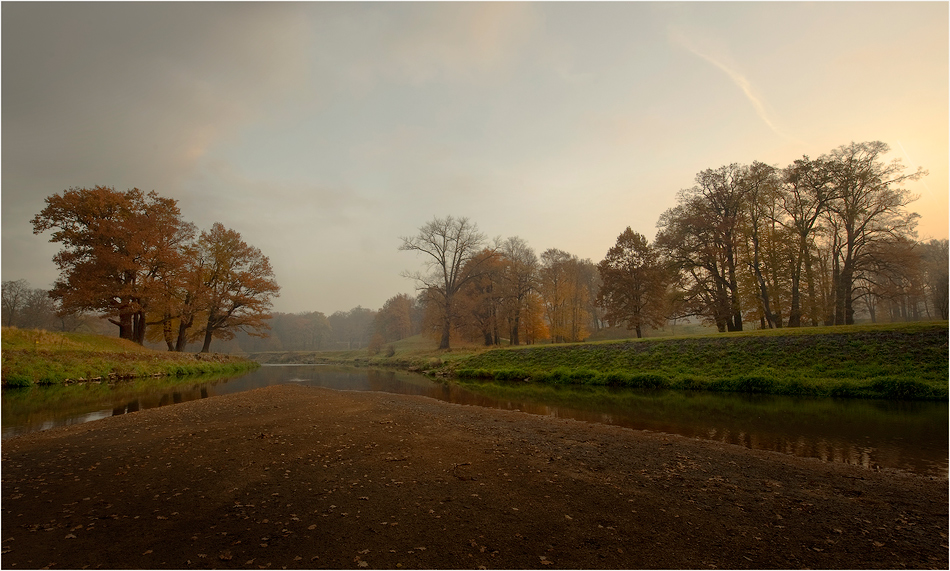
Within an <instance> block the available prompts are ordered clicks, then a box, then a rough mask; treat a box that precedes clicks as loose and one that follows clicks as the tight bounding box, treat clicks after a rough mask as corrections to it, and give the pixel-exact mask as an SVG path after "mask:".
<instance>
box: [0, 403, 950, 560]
mask: <svg viewBox="0 0 950 571" xmlns="http://www.w3.org/2000/svg"><path fill="white" fill-rule="evenodd" d="M935 429H945V427H935ZM947 504H948V497H947V481H946V480H939V479H930V478H925V477H920V476H914V475H907V474H899V473H877V472H869V471H867V470H864V469H861V468H856V467H852V466H846V465H838V464H826V463H822V462H819V461H815V460H808V459H800V458H794V457H789V456H783V455H779V454H774V453H769V452H760V451H750V450H746V449H743V448H738V447H733V446H728V445H724V444H719V443H715V442H705V441H694V440H689V439H685V438H680V437H675V436H667V435H662V434H653V433H645V432H638V431H633V430H628V429H623V428H618V427H612V426H601V425H589V424H586V423H582V422H577V421H569V420H561V419H555V418H549V417H537V416H531V415H527V414H524V413H520V412H511V411H503V410H493V409H482V408H475V407H464V406H459V405H453V404H448V403H443V402H438V401H434V400H430V399H426V398H422V397H408V396H398V395H391V394H384V393H356V392H339V391H331V390H327V389H320V388H310V387H301V386H294V385H281V386H274V387H268V388H264V389H259V390H255V391H250V392H246V393H240V394H235V395H228V396H222V397H215V398H211V399H204V400H200V401H192V402H187V403H183V404H180V405H175V406H169V407H162V408H156V409H149V410H144V411H141V412H137V413H135V414H129V415H122V416H116V417H111V418H107V419H104V420H100V421H96V422H91V423H87V424H82V425H78V426H73V427H66V428H61V429H54V430H50V431H47V432H42V433H36V434H31V435H27V436H22V437H17V438H12V439H10V440H7V441H5V442H4V443H3V521H2V523H3V543H2V545H3V555H2V566H3V567H4V568H6V569H18V568H42V567H47V566H48V567H51V568H74V569H80V568H87V567H88V568H96V567H102V568H117V567H118V568H182V569H187V568H211V567H217V568H253V569H258V568H265V569H266V568H270V569H279V568H282V567H287V568H371V569H372V568H398V567H404V568H477V567H479V566H484V567H488V568H713V567H720V568H721V567H729V568H776V567H779V568H802V567H821V568H861V567H886V568H898V567H909V568H922V567H923V568H941V569H945V568H947V566H948V550H947V524H948V516H947Z"/></svg>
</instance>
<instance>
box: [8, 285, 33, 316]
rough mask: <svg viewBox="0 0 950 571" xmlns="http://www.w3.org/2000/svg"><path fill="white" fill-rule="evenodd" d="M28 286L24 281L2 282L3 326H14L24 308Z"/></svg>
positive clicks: (28, 290) (28, 291)
mask: <svg viewBox="0 0 950 571" xmlns="http://www.w3.org/2000/svg"><path fill="white" fill-rule="evenodd" d="M29 293H30V284H29V282H27V281H26V280H6V281H4V282H3V325H4V326H5V327H11V326H16V324H17V323H18V317H19V316H20V312H21V311H23V308H24V307H25V306H26V303H27V298H28V296H29Z"/></svg>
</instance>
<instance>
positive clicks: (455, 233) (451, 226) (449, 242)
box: [399, 216, 487, 349]
mask: <svg viewBox="0 0 950 571" xmlns="http://www.w3.org/2000/svg"><path fill="white" fill-rule="evenodd" d="M400 239H401V240H402V245H400V246H399V249H400V250H406V251H412V252H420V253H422V254H423V255H424V260H425V261H424V263H425V267H426V271H425V272H419V271H417V272H404V273H403V276H405V277H408V278H410V279H413V280H415V281H416V282H417V283H418V284H419V285H418V287H419V289H423V290H426V291H427V292H428V293H429V299H430V301H431V302H433V303H436V304H438V306H439V308H440V313H441V321H442V324H441V338H440V341H439V349H449V348H450V345H451V336H452V327H453V323H454V319H455V307H454V302H455V296H456V294H458V292H459V290H460V289H461V288H462V287H463V286H464V285H465V284H466V283H467V282H469V281H470V280H473V279H475V278H476V277H478V275H479V273H480V272H481V264H478V263H476V264H470V263H469V262H471V261H472V260H474V259H475V258H476V256H478V254H479V252H480V251H481V250H482V247H483V245H484V244H485V235H484V234H482V233H481V232H479V231H478V226H476V225H475V224H474V223H473V222H470V221H469V219H468V218H454V217H452V216H446V217H445V218H438V217H436V218H433V219H432V221H430V222H428V223H427V224H425V225H423V226H422V227H421V228H419V233H418V234H417V235H415V236H411V237H402V238H400ZM483 259H487V258H483Z"/></svg>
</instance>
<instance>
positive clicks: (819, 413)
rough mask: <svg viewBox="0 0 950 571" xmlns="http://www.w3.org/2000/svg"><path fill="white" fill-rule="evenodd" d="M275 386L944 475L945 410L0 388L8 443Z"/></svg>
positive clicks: (542, 389)
mask: <svg viewBox="0 0 950 571" xmlns="http://www.w3.org/2000/svg"><path fill="white" fill-rule="evenodd" d="M282 383H300V384H304V385H312V386H321V387H327V388H331V389H336V390H356V391H382V392H389V393H396V394H410V395H422V396H426V397H430V398H435V399H439V400H443V401H447V402H453V403H458V404H464V405H474V406H485V407H493V408H503V409H509V410H520V411H523V412H527V413H531V414H538V415H548V416H556V417H560V418H572V419H576V420H581V421H585V422H597V423H603V424H612V425H617V426H623V427H627V428H633V429H637V430H650V431H654V432H664V433H670V434H679V435H682V436H687V437H690V438H700V439H707V440H717V441H720V442H726V443H729V444H735V445H739V446H744V447H746V448H754V449H762V450H772V451H775V452H779V453H782V454H791V455H796V456H804V457H811V458H819V459H821V460H823V461H826V462H842V463H847V464H854V465H858V466H862V467H864V468H866V469H869V470H879V469H898V470H903V471H908V472H913V473H917V474H922V475H928V476H934V477H939V478H947V476H948V410H950V407H948V404H947V402H916V401H915V402H907V401H881V400H857V399H814V398H797V397H782V396H775V395H747V394H723V393H709V392H703V391H696V392H683V391H666V390H664V391H645V390H634V389H608V388H588V387H573V386H546V385H534V384H526V383H517V384H498V383H459V382H434V381H432V380H430V379H429V378H427V377H425V376H423V375H419V374H414V373H405V372H395V371H381V370H374V369H358V368H346V367H331V366H322V365H265V366H263V367H261V368H260V369H257V370H256V371H252V372H250V373H246V374H244V375H241V376H238V377H232V378H220V379H215V380H208V379H207V378H197V379H195V380H194V381H193V382H189V381H186V382H184V383H182V382H181V381H180V380H176V381H175V382H171V381H161V380H143V381H134V382H129V383H118V384H116V385H111V386H110V385H108V384H99V385H96V384H82V385H72V386H53V387H30V388H24V389H5V390H4V391H3V395H2V413H3V414H2V429H3V434H2V436H3V439H7V438H10V437H13V436H16V435H20V434H26V433H29V432H35V431H38V430H45V429H48V428H52V427H55V426H63V425H70V424H76V423H80V422H88V421H93V420H97V419H101V418H104V417H108V416H113V415H119V414H128V413H132V412H136V411H138V410H142V409H146V408H153V407H157V406H166V405H172V404H176V403H181V402H186V401H190V400H196V399H199V398H208V397H213V396H217V395H225V394H230V393H237V392H241V391H247V390H251V389H255V388H259V387H265V386H269V385H277V384H282Z"/></svg>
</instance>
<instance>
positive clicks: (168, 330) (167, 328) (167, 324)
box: [162, 311, 175, 351]
mask: <svg viewBox="0 0 950 571" xmlns="http://www.w3.org/2000/svg"><path fill="white" fill-rule="evenodd" d="M162 335H163V336H164V337H165V346H166V347H168V350H169V351H174V350H175V340H174V339H173V338H172V316H171V315H170V314H169V313H168V312H167V311H166V312H165V319H164V321H162Z"/></svg>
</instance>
